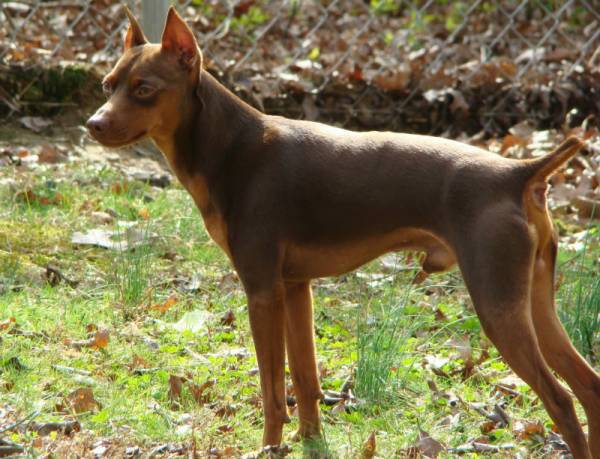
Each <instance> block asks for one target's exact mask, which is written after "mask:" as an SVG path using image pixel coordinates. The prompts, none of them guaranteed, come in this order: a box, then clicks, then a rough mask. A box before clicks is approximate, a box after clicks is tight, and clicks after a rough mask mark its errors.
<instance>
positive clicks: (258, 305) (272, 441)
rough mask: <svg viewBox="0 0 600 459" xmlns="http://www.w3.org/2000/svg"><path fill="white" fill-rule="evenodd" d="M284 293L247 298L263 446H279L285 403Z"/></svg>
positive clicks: (284, 415)
mask: <svg viewBox="0 0 600 459" xmlns="http://www.w3.org/2000/svg"><path fill="white" fill-rule="evenodd" d="M284 294H285V293H284V289H283V286H281V287H279V288H274V289H273V291H267V292H262V293H249V294H248V311H249V315H250V327H251V328H252V338H253V340H254V347H255V349H256V358H257V360H258V369H259V371H260V386H261V390H262V397H263V410H264V414H265V427H264V432H263V445H264V446H267V445H279V443H280V442H281V434H282V430H283V423H284V422H286V421H287V420H288V416H287V410H286V403H285V343H284V328H283V327H284Z"/></svg>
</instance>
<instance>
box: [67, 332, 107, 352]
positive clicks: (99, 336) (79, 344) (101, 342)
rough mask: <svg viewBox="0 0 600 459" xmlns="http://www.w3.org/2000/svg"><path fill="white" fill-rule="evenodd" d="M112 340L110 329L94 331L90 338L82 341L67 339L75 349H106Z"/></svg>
mask: <svg viewBox="0 0 600 459" xmlns="http://www.w3.org/2000/svg"><path fill="white" fill-rule="evenodd" d="M109 341H110V334H109V332H108V330H98V331H97V332H96V333H94V336H92V337H91V338H89V339H84V340H81V341H67V344H69V345H70V346H71V347H73V348H75V349H82V348H84V347H88V348H90V349H104V348H105V347H107V346H108V343H109Z"/></svg>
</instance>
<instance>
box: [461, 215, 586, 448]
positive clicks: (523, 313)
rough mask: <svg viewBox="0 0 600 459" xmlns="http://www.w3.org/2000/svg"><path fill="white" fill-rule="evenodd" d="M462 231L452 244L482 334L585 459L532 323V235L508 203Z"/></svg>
mask: <svg viewBox="0 0 600 459" xmlns="http://www.w3.org/2000/svg"><path fill="white" fill-rule="evenodd" d="M464 229H465V228H461V231H460V232H459V231H458V230H457V231H456V235H457V236H456V241H455V244H454V245H455V249H456V253H457V256H458V261H459V265H460V268H461V271H462V273H463V276H464V278H465V282H466V284H467V288H468V289H469V292H470V294H471V297H472V299H473V303H474V305H475V309H476V311H477V314H478V315H479V318H480V320H481V324H482V326H483V329H484V330H485V333H486V334H487V336H488V337H489V338H490V340H491V341H492V342H493V343H494V345H495V346H496V347H497V348H498V351H500V354H501V355H502V357H503V358H504V359H505V361H506V362H507V363H508V365H509V366H510V367H511V368H512V369H513V371H514V372H515V373H517V375H519V376H520V377H521V378H522V379H523V380H524V381H525V382H526V383H527V384H529V385H530V386H531V388H532V389H533V390H534V391H535V392H536V393H537V394H538V395H539V397H540V398H541V400H542V402H543V403H544V406H545V407H546V410H547V411H548V414H549V415H550V417H551V418H552V420H553V421H554V422H555V424H556V425H557V426H558V428H559V430H560V432H561V433H562V435H563V437H564V439H565V441H566V442H567V444H568V445H569V447H570V449H571V452H572V454H573V456H574V457H575V458H576V459H591V457H592V456H591V454H590V450H589V447H588V444H587V441H586V439H585V435H584V433H583V430H582V429H581V426H580V424H579V421H578V419H577V415H576V414H575V409H574V407H573V402H572V399H571V397H570V395H569V393H568V392H567V391H566V390H565V389H564V388H563V387H562V386H561V385H560V383H559V382H558V380H557V379H556V378H555V377H554V375H553V374H552V372H551V371H550V368H549V367H548V364H547V363H546V360H545V359H544V357H543V355H542V352H541V349H540V344H539V341H538V337H537V335H536V332H535V329H534V326H533V322H532V315H531V286H532V281H533V264H534V258H535V248H536V240H535V234H532V232H531V231H530V228H529V226H528V224H527V222H526V220H525V217H524V216H523V215H521V213H520V209H518V208H516V206H514V205H511V204H508V205H505V206H501V205H497V206H495V207H494V208H491V209H488V210H486V211H484V212H483V213H482V214H481V215H480V216H479V217H478V218H477V219H476V220H475V221H474V222H472V223H471V224H469V225H468V228H466V229H469V230H471V231H470V232H469V233H468V237H465V236H464V234H465V232H464ZM461 234H462V236H460V235H461Z"/></svg>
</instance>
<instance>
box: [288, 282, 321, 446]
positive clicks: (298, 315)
mask: <svg viewBox="0 0 600 459" xmlns="http://www.w3.org/2000/svg"><path fill="white" fill-rule="evenodd" d="M285 289H286V290H285V292H286V294H285V325H286V339H285V341H286V346H287V353H288V362H289V365H290V371H291V373H292V381H293V382H294V391H295V392H296V399H297V402H298V417H299V418H300V427H299V429H298V435H299V436H300V437H301V438H312V437H318V436H319V435H320V433H321V425H320V420H319V399H320V398H321V397H322V393H321V386H320V384H319V377H318V372H317V362H316V357H315V339H314V330H313V311H312V295H311V289H310V283H309V282H300V283H287V284H286V285H285Z"/></svg>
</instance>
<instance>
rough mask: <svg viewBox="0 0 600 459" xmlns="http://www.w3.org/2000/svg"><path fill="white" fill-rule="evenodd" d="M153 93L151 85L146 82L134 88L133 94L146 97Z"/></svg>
mask: <svg viewBox="0 0 600 459" xmlns="http://www.w3.org/2000/svg"><path fill="white" fill-rule="evenodd" d="M153 93H154V88H153V87H151V86H148V85H146V84H143V85H141V86H139V87H138V88H136V90H135V95H136V96H137V97H148V96H149V95H151V94H153Z"/></svg>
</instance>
